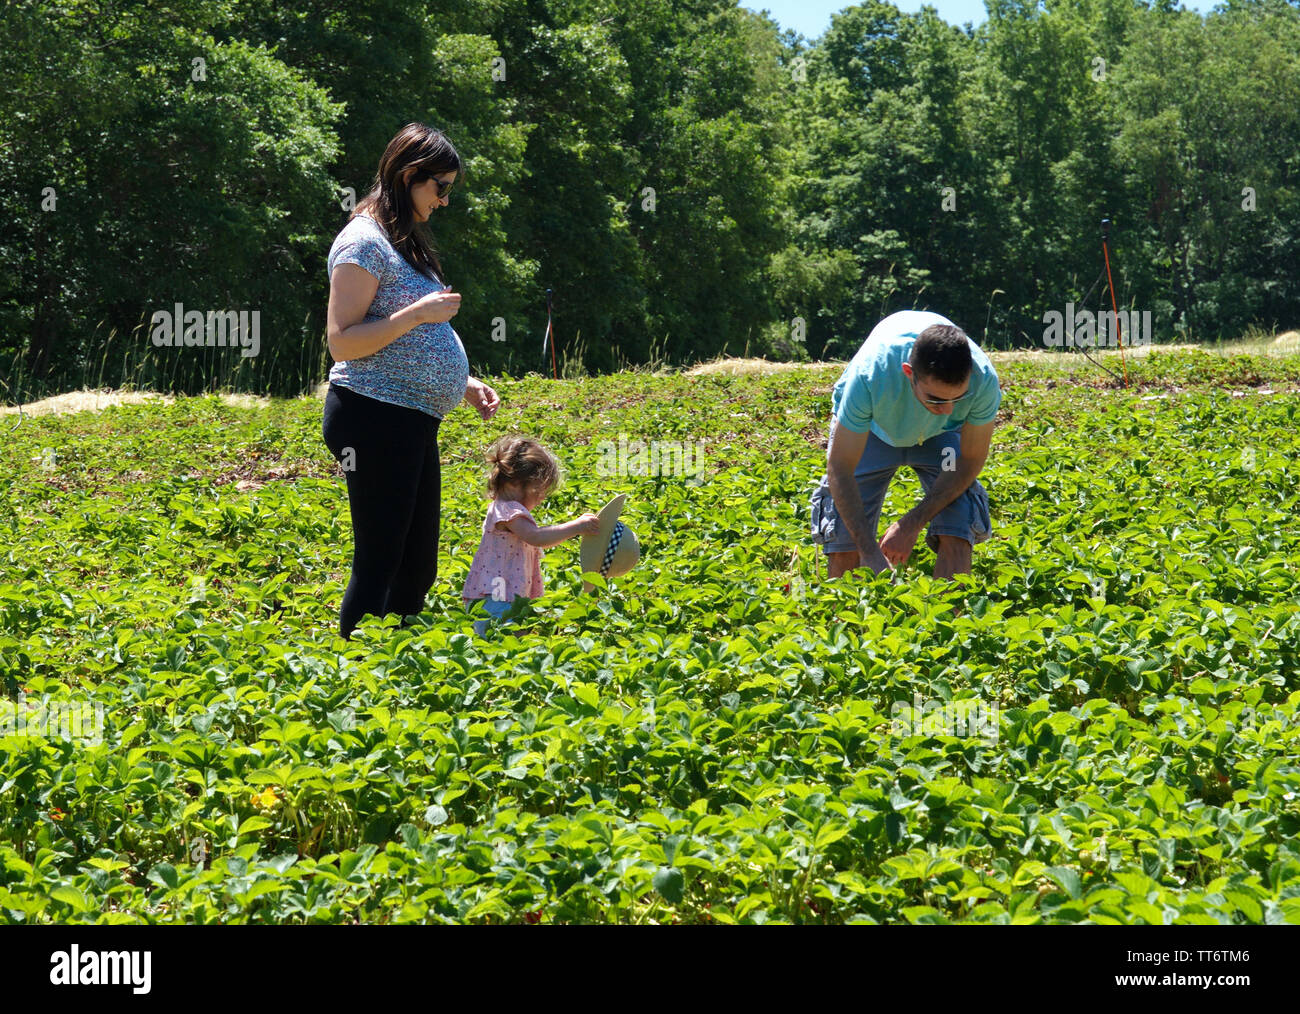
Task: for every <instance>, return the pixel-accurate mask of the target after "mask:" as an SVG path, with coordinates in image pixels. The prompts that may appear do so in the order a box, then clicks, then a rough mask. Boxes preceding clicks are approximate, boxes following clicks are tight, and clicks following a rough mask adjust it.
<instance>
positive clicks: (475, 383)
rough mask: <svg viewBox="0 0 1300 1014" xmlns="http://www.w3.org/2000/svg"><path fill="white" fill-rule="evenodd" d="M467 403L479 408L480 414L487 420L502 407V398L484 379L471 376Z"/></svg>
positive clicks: (466, 393) (466, 395)
mask: <svg viewBox="0 0 1300 1014" xmlns="http://www.w3.org/2000/svg"><path fill="white" fill-rule="evenodd" d="M465 404H466V405H469V406H470V408H473V409H477V411H478V414H479V415H480V416H481V417H482V418H483V421H484V422H486V421H487V420H488V419H491V418H492V416H493V414H494V413H495V412H496V410H497V409H498V408H500V407H501V398H500V397H499V396H498V395H497V393H496V391H494V390H492V388H490V387H488V385H487V384H485V383H483V381H481V380H477V379H475V378H474V377H470V378H469V384H468V386H466V388H465Z"/></svg>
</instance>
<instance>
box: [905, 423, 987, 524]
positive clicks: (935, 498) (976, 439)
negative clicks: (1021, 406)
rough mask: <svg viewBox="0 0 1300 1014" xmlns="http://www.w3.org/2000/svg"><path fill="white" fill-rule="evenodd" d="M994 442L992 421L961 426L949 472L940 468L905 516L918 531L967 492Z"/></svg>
mask: <svg viewBox="0 0 1300 1014" xmlns="http://www.w3.org/2000/svg"><path fill="white" fill-rule="evenodd" d="M992 441H993V423H991V422H989V423H985V424H984V425H983V426H972V425H970V424H969V423H967V424H966V425H965V426H963V427H962V428H961V454H960V455H958V456H957V458H956V460H955V461H954V462H953V470H952V471H951V472H945V471H940V473H939V478H938V479H937V480H936V481H935V483H934V485H933V486H931V487H930V492H929V493H927V494H925V496H924V497H922V498H921V502H920V503H918V504H917V505H916V506H915V507H913V508H912V509H911V510H910V511H908V512H907V514H905V515H904V518H905V519H906V520H907V521H909V522H910V523H911V524H912V525H913V526H914V527H915V528H916V529H917V531H920V529H922V528H924V527H925V526H926V525H928V524H929V523H930V522H931V521H932V520H933V519H934V517H935V516H936V515H937V514H938V513H939V512H940V511H942V510H943V509H944V508H945V507H947V506H948V505H949V504H950V503H952V502H953V501H954V500H956V499H957V497H959V496H961V495H962V494H963V493H965V492H966V488H967V487H968V486H969V485H970V484H971V483H972V482H974V481H975V480H976V478H978V476H979V474H980V472H982V471H983V470H984V463H985V462H986V461H987V460H988V457H989V446H990V444H991V443H992Z"/></svg>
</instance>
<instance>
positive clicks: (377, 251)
mask: <svg viewBox="0 0 1300 1014" xmlns="http://www.w3.org/2000/svg"><path fill="white" fill-rule="evenodd" d="M330 261H331V263H330V274H331V275H333V274H334V269H335V268H336V267H338V266H339V265H340V264H357V265H360V266H361V267H363V268H365V269H366V270H367V271H369V272H370V273H371V274H372V275H374V276H375V278H376V279H377V280H379V281H380V282H382V281H383V280H384V273H385V271H386V270H387V268H388V258H387V257H386V256H385V255H384V248H383V245H382V244H381V243H380V242H379V239H378V238H377V237H375V236H370V235H367V234H366V233H364V232H359V233H357V234H356V235H355V236H350V237H348V238H347V239H345V240H344V241H343V242H342V243H341V244H339V246H338V248H337V249H336V250H335V251H334V256H333V257H332V258H330Z"/></svg>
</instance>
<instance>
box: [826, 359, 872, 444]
mask: <svg viewBox="0 0 1300 1014" xmlns="http://www.w3.org/2000/svg"><path fill="white" fill-rule="evenodd" d="M835 395H836V400H835V404H834V406H833V407H834V410H835V412H834V414H835V421H836V423H837V424H838V425H840V426H843V427H844V428H845V429H848V430H852V431H853V432H854V433H866V432H867V431H868V430H870V429H871V389H870V388H869V387H868V386H867V378H866V377H864V376H863V375H862V374H861V373H854V374H851V375H850V376H849V377H848V379H847V380H846V381H845V382H844V386H843V387H842V388H839V389H838V390H837V391H836V392H835Z"/></svg>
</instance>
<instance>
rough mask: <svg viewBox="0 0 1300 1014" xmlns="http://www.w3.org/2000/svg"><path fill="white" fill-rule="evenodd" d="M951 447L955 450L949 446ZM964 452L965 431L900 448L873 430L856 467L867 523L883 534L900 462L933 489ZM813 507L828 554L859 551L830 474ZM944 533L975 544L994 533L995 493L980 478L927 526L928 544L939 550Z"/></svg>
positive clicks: (817, 535) (815, 529)
mask: <svg viewBox="0 0 1300 1014" xmlns="http://www.w3.org/2000/svg"><path fill="white" fill-rule="evenodd" d="M947 448H951V450H946V449H947ZM945 452H946V453H945ZM960 454H961V431H960V430H950V431H948V432H946V433H940V434H939V435H938V436H937V437H931V438H930V439H929V440H927V441H925V443H923V444H916V445H913V446H912V447H894V446H892V445H891V444H888V443H886V442H885V441H883V440H881V439H880V437H878V436H876V434H875V433H871V434H869V435H868V437H867V446H866V448H865V449H864V450H863V452H862V458H861V459H860V460H859V461H858V466H857V468H855V469H854V471H853V477H854V478H855V479H856V480H857V482H858V491H859V492H860V493H861V494H862V506H863V507H864V508H865V509H866V515H867V528H868V529H869V530H871V531H873V532H876V533H877V538H879V537H880V536H879V525H880V508H881V505H883V504H884V502H885V494H886V493H887V492H888V491H889V483H890V480H892V479H893V477H894V473H895V472H896V471H898V469H899V467H900V466H902V465H907V466H908V467H909V468H911V469H912V471H914V472H915V473H916V474H917V476H918V477H919V478H920V480H921V486H922V488H923V489H924V490H925V491H926V492H927V493H928V492H929V491H930V487H931V486H932V485H934V481H935V480H936V479H938V478H939V475H940V473H941V472H942V471H943V466H944V464H949V465H951V464H952V463H954V462H955V461H956V460H957V458H958V457H959V456H960ZM809 507H810V508H811V514H812V517H811V521H812V538H813V542H816V543H819V544H820V545H821V546H823V547H824V549H825V551H826V553H827V554H828V555H829V554H831V553H851V552H857V551H858V546H857V544H856V543H855V542H854V541H853V536H852V535H850V534H849V530H848V528H846V527H845V526H844V522H843V521H841V520H840V516H839V512H838V511H837V510H836V508H835V501H834V499H833V498H832V497H831V491H830V487H829V485H828V484H827V479H826V476H824V475H823V476H822V480H821V482H820V483H819V484H818V486H817V488H816V489H815V490H814V491H813V495H812V499H811V500H810V501H809ZM940 535H953V536H956V537H957V538H959V539H965V540H966V541H967V542H969V543H970V544H971V545H972V546H973V545H976V544H977V543H980V542H984V541H986V540H987V539H988V538H989V536H990V535H992V524H991V522H990V520H989V495H988V492H987V491H986V490H985V489H984V487H983V486H982V485H980V482H979V480H978V479H977V480H975V481H974V482H972V483H971V484H970V485H969V486H968V487H967V488H966V490H965V492H963V493H962V495H961V496H959V497H957V499H956V500H954V501H953V502H952V503H950V504H949V505H948V506H947V507H945V508H944V509H943V510H941V511H940V512H939V513H938V514H936V515H935V517H934V519H933V520H932V521H931V522H930V526H929V528H928V529H927V530H926V533H925V544H926V545H927V546H929V547H930V548H931V549H934V550H937V549H938V548H939V536H940Z"/></svg>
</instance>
